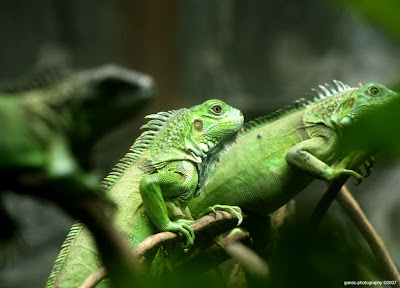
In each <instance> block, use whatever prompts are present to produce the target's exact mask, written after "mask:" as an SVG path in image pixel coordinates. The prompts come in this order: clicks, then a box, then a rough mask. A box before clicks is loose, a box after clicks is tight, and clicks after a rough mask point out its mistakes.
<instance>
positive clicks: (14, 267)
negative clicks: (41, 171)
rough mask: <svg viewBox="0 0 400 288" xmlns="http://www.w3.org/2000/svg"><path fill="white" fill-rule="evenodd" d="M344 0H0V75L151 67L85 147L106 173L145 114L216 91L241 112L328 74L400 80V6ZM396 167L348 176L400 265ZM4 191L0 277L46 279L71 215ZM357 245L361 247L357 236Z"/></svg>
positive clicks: (305, 212)
mask: <svg viewBox="0 0 400 288" xmlns="http://www.w3.org/2000/svg"><path fill="white" fill-rule="evenodd" d="M361 2H364V3H366V2H368V1H361ZM389 2H393V1H387V3H389ZM353 4H354V3H353V1H320V0H307V1H279V0H276V1H261V0H260V1H233V0H218V1H204V0H197V1H194V0H190V1H189V0H186V1H171V0H165V1H154V0H151V1H128V0H114V1H92V0H87V1H77V0H63V1H62V0H41V1H21V0H13V1H11V0H7V1H2V2H1V6H0V7H1V9H0V19H1V21H0V79H2V80H3V81H6V80H7V79H13V78H14V77H16V76H18V75H21V74H23V73H25V72H27V71H31V70H32V69H35V68H38V67H41V66H43V65H46V64H48V63H54V62H60V61H61V62H63V61H64V62H68V63H69V64H70V65H72V66H73V67H75V68H89V67H93V66H96V65H100V64H103V63H110V62H113V63H117V64H120V65H123V66H125V67H128V68H132V69H135V70H138V71H142V72H145V73H148V74H150V75H152V76H153V77H154V78H155V81H156V83H157V87H158V96H157V98H156V99H155V100H154V101H153V102H152V103H151V104H150V105H149V106H148V107H147V108H146V109H145V110H144V111H143V112H142V113H140V115H133V116H132V120H131V121H130V122H128V123H126V124H125V125H123V126H122V127H120V128H119V129H118V130H116V131H115V132H114V133H112V134H111V135H109V136H108V137H106V138H105V139H103V140H102V141H101V142H100V143H99V144H98V145H97V146H96V147H95V149H94V152H93V157H92V158H93V163H94V165H95V166H97V167H101V168H103V169H104V171H107V170H108V169H110V168H111V167H112V166H113V165H114V163H115V162H116V161H117V160H118V159H119V158H120V157H122V156H123V154H124V153H125V152H126V150H127V149H128V147H130V145H131V144H132V142H133V140H134V139H135V138H136V137H137V136H138V134H139V130H138V127H140V125H142V124H143V123H144V119H143V116H144V115H146V114H149V113H150V112H156V111H161V110H169V109H176V108H181V107H189V106H191V105H195V104H199V103H201V102H202V101H204V100H206V99H211V98H219V99H221V100H224V101H226V102H228V103H229V104H230V105H232V106H234V107H237V108H239V109H241V110H242V111H243V113H244V115H245V117H246V119H247V120H249V119H252V118H254V117H257V116H261V115H265V114H268V113H270V112H272V111H274V110H276V109H278V108H280V107H282V106H284V105H288V104H290V103H291V102H292V101H294V100H296V99H298V98H300V97H303V96H304V93H305V92H308V91H309V89H310V88H312V87H316V86H317V85H318V84H323V83H326V82H329V83H332V79H337V80H341V81H343V82H345V83H347V84H349V85H351V86H356V85H358V84H359V83H363V84H365V83H368V82H380V83H382V84H385V85H391V84H396V83H399V82H400V49H399V48H400V42H399V40H396V39H400V37H397V36H398V34H397V32H398V31H397V30H398V29H399V27H400V26H398V25H397V23H394V22H393V23H389V25H386V22H385V20H390V19H391V18H390V17H391V16H393V15H391V14H390V12H393V13H395V12H396V11H397V12H400V10H398V8H399V7H398V6H394V7H393V8H391V7H389V9H388V10H386V11H383V12H382V11H380V10H374V9H373V8H371V9H363V7H361V9H360V7H357V5H353ZM385 5H386V4H385ZM396 9H397V10H396ZM388 11H389V12H388ZM379 13H388V15H387V16H386V17H385V15H383V16H382V15H381V14H379ZM396 15H399V14H396ZM398 18H399V17H398ZM390 25H391V26H390ZM396 25H397V26H396ZM0 125H1V123H0ZM393 125H398V124H396V123H393ZM399 175H400V164H399V162H398V160H396V159H390V160H389V159H388V158H387V157H384V156H379V155H378V157H377V164H376V167H375V168H374V172H373V174H372V175H371V176H370V177H369V178H368V179H365V180H364V181H363V183H362V184H361V185H360V186H358V187H354V188H353V185H352V184H350V186H349V187H350V189H351V190H352V191H353V192H354V194H355V196H356V198H357V199H358V200H359V201H360V204H361V206H362V207H363V208H364V209H365V211H366V214H367V216H368V217H369V219H370V220H371V221H372V224H373V225H374V226H375V228H376V229H377V231H378V233H380V235H381V237H382V238H383V240H384V241H385V243H386V245H387V248H388V250H389V252H390V253H391V254H392V256H393V258H394V260H395V262H396V263H397V264H398V265H399V264H400V251H399V249H398V247H399V245H400V232H399V231H400V229H399V228H400V224H399V217H400V212H399V211H400V193H399V186H400V180H399V179H400V177H399ZM351 183H353V182H351ZM324 189H325V186H324V185H323V184H322V183H315V184H313V185H312V186H311V187H310V188H308V189H307V191H305V192H303V193H302V194H301V195H300V196H299V197H297V201H298V203H299V204H300V205H299V208H298V209H299V211H300V213H299V215H300V217H304V219H306V218H307V217H309V215H310V214H311V212H312V208H313V207H314V206H315V204H316V201H317V200H318V199H319V197H320V196H321V195H322V192H323V191H324ZM7 196H8V197H7V206H8V207H9V210H11V211H12V213H13V215H14V216H15V217H18V218H19V219H20V222H21V223H22V227H23V231H24V232H23V235H24V238H25V240H26V242H27V244H28V245H27V247H24V248H23V249H21V250H20V251H19V254H18V255H17V257H16V259H15V262H14V263H12V264H10V265H8V266H6V267H4V268H2V270H0V281H1V282H0V283H1V284H0V285H5V286H6V287H43V286H44V284H45V283H46V280H47V277H48V275H49V274H50V270H51V268H52V266H53V262H54V260H55V258H56V256H57V254H58V251H59V248H60V245H61V244H62V242H63V240H64V239H65V236H66V234H67V232H68V230H69V228H70V226H71V224H72V223H73V219H70V218H68V217H67V216H65V215H64V214H63V213H62V212H61V211H60V210H59V209H58V208H57V207H55V206H53V205H50V204H48V203H45V202H40V201H37V200H34V199H30V198H27V197H20V196H15V195H12V194H10V195H7ZM332 208H333V209H331V210H330V212H329V213H330V214H331V215H334V217H335V218H334V219H336V220H335V221H337V222H338V225H343V226H344V227H346V229H347V230H346V231H348V232H347V233H351V234H352V233H354V234H357V233H358V232H357V231H356V229H355V228H354V226H352V224H351V223H348V221H347V220H346V219H347V218H346V216H345V215H343V212H342V211H341V210H340V208H339V207H338V206H337V205H334V207H332ZM360 245H361V246H363V247H364V248H365V246H366V244H365V243H364V242H362V239H361V240H360ZM396 247H397V249H396ZM366 251H369V250H368V249H367V248H366ZM344 280H353V279H344ZM355 280H362V279H355ZM389 280H390V279H389Z"/></svg>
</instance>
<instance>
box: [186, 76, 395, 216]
mask: <svg viewBox="0 0 400 288" xmlns="http://www.w3.org/2000/svg"><path fill="white" fill-rule="evenodd" d="M334 82H335V84H336V88H334V87H332V86H331V85H329V84H326V85H325V86H322V85H320V86H319V87H320V89H321V91H322V92H321V91H318V90H315V89H314V91H315V92H316V93H317V96H313V95H311V94H310V96H312V97H313V99H312V100H309V101H306V100H304V99H303V100H300V101H298V102H297V104H296V106H295V107H292V108H289V109H284V110H281V111H278V113H275V114H273V115H271V116H267V117H262V118H258V119H256V120H255V121H251V122H249V123H248V124H246V125H245V129H244V132H243V133H240V135H239V137H238V140H237V141H236V143H235V145H233V147H232V148H231V149H230V151H228V152H227V153H226V154H224V155H223V156H222V157H221V159H220V163H219V165H218V166H217V168H216V170H215V172H214V174H213V177H212V178H211V179H210V181H209V183H208V184H207V185H206V186H205V187H204V189H203V190H202V191H201V194H200V197H198V198H196V199H193V201H191V203H190V204H189V208H190V211H191V213H192V215H194V216H197V215H199V213H201V212H202V211H203V210H204V209H206V208H207V207H209V206H212V205H215V204H227V205H237V206H239V207H240V208H242V210H243V211H244V212H245V213H248V214H256V215H267V214H269V213H271V212H273V211H275V210H277V209H278V208H279V207H281V206H282V205H284V204H286V203H287V202H288V201H289V200H290V199H291V198H293V197H294V196H295V195H296V194H298V193H299V192H300V191H302V190H303V189H304V188H305V187H306V186H307V185H308V184H310V183H311V182H312V181H313V180H315V179H322V180H325V181H332V180H334V179H335V178H337V177H338V176H340V175H342V174H347V175H351V176H354V177H355V178H357V179H358V180H361V178H362V177H361V175H360V174H359V173H357V172H355V171H351V170H346V169H345V168H343V167H345V166H346V165H345V164H346V163H348V162H349V161H351V159H352V157H353V156H354V155H350V154H343V153H341V152H340V151H341V149H340V148H341V143H342V136H343V132H344V131H345V129H346V128H347V127H350V126H352V124H353V123H354V122H355V121H357V120H358V119H359V117H361V116H363V115H365V114H366V113H369V112H370V111H373V110H374V109H379V108H380V107H382V106H383V105H384V104H387V103H390V101H393V100H394V99H396V98H397V99H398V98H399V97H400V96H399V94H397V93H396V92H394V91H391V90H389V89H387V88H386V87H384V86H382V85H380V84H376V83H370V84H368V85H365V86H363V87H359V88H350V87H349V86H348V85H345V84H343V83H342V82H339V81H334ZM335 162H339V164H338V166H336V168H332V167H330V165H331V164H333V163H335ZM367 165H368V162H367Z"/></svg>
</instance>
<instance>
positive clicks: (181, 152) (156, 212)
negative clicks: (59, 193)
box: [46, 100, 243, 288]
mask: <svg viewBox="0 0 400 288" xmlns="http://www.w3.org/2000/svg"><path fill="white" fill-rule="evenodd" d="M146 118H150V119H151V120H150V121H149V122H148V123H147V124H146V125H144V126H142V128H146V129H148V130H147V131H145V132H143V133H142V135H141V136H140V137H139V138H138V139H137V140H136V141H135V143H134V144H133V146H132V147H131V149H130V152H129V153H127V154H126V155H125V157H124V158H123V159H121V161H120V162H119V163H118V164H117V165H116V167H115V168H114V169H113V171H112V172H111V173H110V174H109V175H108V176H107V177H106V178H105V180H104V181H103V183H102V186H103V188H104V190H105V192H106V195H107V196H108V197H109V198H110V199H111V200H112V201H113V202H114V203H115V204H116V205H117V211H116V213H115V215H114V221H115V224H116V225H117V227H118V228H119V229H120V230H121V231H122V233H123V234H125V235H126V237H127V238H128V239H129V242H130V244H131V245H132V246H135V245H137V244H138V243H140V242H141V241H142V240H144V239H145V238H146V237H147V236H150V235H152V234H154V233H156V232H157V231H174V232H181V233H182V234H183V235H184V236H185V237H186V239H187V242H188V244H189V245H190V244H193V240H194V234H193V231H192V229H191V228H190V227H189V226H188V221H187V220H186V219H188V218H190V214H188V209H187V205H188V203H189V202H190V201H191V199H192V197H196V196H198V195H199V191H200V189H201V188H202V187H203V186H204V185H205V184H206V183H207V182H208V180H209V178H210V177H211V174H212V171H213V169H214V166H215V164H216V160H217V159H218V158H219V156H220V155H221V154H222V153H223V152H224V151H225V150H226V148H227V147H228V146H230V145H231V144H232V143H233V141H234V140H235V138H236V136H237V133H238V132H239V129H240V128H241V126H242V124H243V115H242V113H241V112H240V111H239V110H237V109H235V108H232V107H230V106H228V105H226V104H225V103H223V102H222V101H219V100H209V101H206V102H205V103H203V104H202V105H198V106H195V107H192V108H190V109H180V110H177V111H169V112H159V113H157V114H152V115H149V116H147V117H146ZM226 208H227V209H231V210H232V209H233V210H232V211H233V212H234V213H238V212H239V211H238V210H234V209H235V208H230V207H226ZM185 218H186V219H185ZM100 265H101V263H100V259H99V257H98V253H97V252H96V247H95V245H94V242H93V239H92V237H91V235H90V233H89V231H88V230H87V229H86V228H85V227H84V225H83V224H81V223H77V224H75V225H74V226H73V227H72V229H71V231H70V233H69V234H68V236H67V239H66V240H65V242H64V244H63V246H62V250H61V252H60V254H59V256H58V257H57V260H56V262H55V265H54V268H53V270H52V273H51V275H50V277H49V280H48V283H47V285H46V288H55V287H57V288H72V287H74V288H75V287H78V286H79V285H80V284H81V283H82V282H83V280H85V279H86V277H87V276H88V275H89V274H90V273H91V272H92V271H94V270H95V269H96V268H98V267H99V266H100ZM96 287H108V284H107V282H105V281H103V282H101V283H100V284H99V285H98V286H96Z"/></svg>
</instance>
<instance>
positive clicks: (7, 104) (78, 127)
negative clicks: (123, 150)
mask: <svg viewBox="0 0 400 288" xmlns="http://www.w3.org/2000/svg"><path fill="white" fill-rule="evenodd" d="M55 72H56V70H51V71H46V73H40V74H36V75H34V76H33V77H32V79H27V78H25V79H23V80H24V81H23V83H21V81H19V83H12V85H8V86H9V87H0V123H1V124H0V151H1V157H0V183H1V186H0V197H1V192H2V191H4V190H10V191H13V192H16V193H20V194H30V195H33V196H37V197H43V198H46V199H47V200H51V201H54V202H56V203H58V204H60V205H61V206H62V207H63V208H65V209H66V210H68V209H69V210H68V212H70V214H72V215H74V216H76V217H79V216H78V215H77V214H73V213H75V212H76V211H75V210H74V209H72V208H71V206H72V205H69V204H70V203H71V202H73V201H79V200H78V199H81V197H85V196H87V195H91V197H97V198H99V195H100V197H101V194H100V189H99V187H98V184H97V183H98V181H97V178H98V177H97V176H96V175H94V174H90V173H89V172H88V170H89V168H90V167H89V161H88V157H87V156H88V153H89V150H90V149H91V148H92V147H93V145H94V144H95V142H97V141H98V140H99V139H100V138H101V137H102V136H103V135H104V134H105V133H107V132H111V131H112V130H113V129H115V127H116V126H117V125H118V124H121V123H123V122H124V121H126V120H127V119H128V118H129V117H131V116H132V113H133V112H134V111H137V110H138V109H139V108H140V107H141V106H142V105H143V104H144V103H145V102H147V101H148V100H149V99H150V97H151V96H152V94H153V90H154V89H153V85H152V79H151V78H150V77H148V76H146V75H143V74H139V73H136V72H132V71H129V70H126V69H123V68H121V67H118V66H115V65H104V66H100V67H97V68H93V69H87V70H81V71H69V70H68V71H66V70H62V71H59V72H58V73H55ZM61 72H62V73H61ZM105 107H106V108H107V110H106V108H105ZM104 115H108V117H104ZM108 118H110V119H111V120H108ZM103 125H104V126H103ZM98 127H101V129H98ZM1 203H2V201H1V199H0V218H1V219H0V220H1V221H2V223H3V227H5V230H6V231H4V230H3V231H2V233H0V246H1V245H2V242H3V241H4V242H8V241H9V240H12V239H11V238H12V237H13V236H14V235H13V234H14V233H15V231H13V230H15V225H14V224H13V221H12V219H11V218H10V217H9V216H8V214H7V213H6V211H5V209H4V208H3V207H2V205H1ZM75 203H76V202H75ZM74 211H75V212H74ZM8 227H9V228H8ZM4 238H7V239H4ZM3 251H4V250H3V249H1V247H0V262H1V260H2V259H1V258H2V256H3V255H2V252H3Z"/></svg>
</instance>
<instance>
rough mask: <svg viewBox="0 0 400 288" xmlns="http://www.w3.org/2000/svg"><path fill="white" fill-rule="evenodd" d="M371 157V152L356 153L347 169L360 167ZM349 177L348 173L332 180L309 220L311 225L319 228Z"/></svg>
mask: <svg viewBox="0 0 400 288" xmlns="http://www.w3.org/2000/svg"><path fill="white" fill-rule="evenodd" d="M369 157H370V154H368V153H364V152H361V153H358V154H357V155H355V157H354V158H353V160H352V161H351V162H350V164H349V165H347V167H346V169H348V170H353V171H354V170H356V169H358V168H359V167H360V166H361V165H362V164H363V163H364V162H365V161H366V160H367V159H368V158H369ZM349 177H350V176H348V175H342V176H340V177H339V178H337V179H336V180H334V181H333V182H332V184H331V185H330V186H329V188H328V190H327V191H326V192H325V194H324V196H323V197H322V198H321V200H320V201H319V203H318V205H317V207H316V208H315V210H314V212H313V214H312V215H311V218H310V222H309V223H310V225H311V227H313V228H318V226H319V225H320V224H321V221H322V219H323V218H324V216H325V214H326V212H327V211H328V209H329V207H330V206H331V205H332V203H333V200H335V198H336V195H337V194H338V193H339V191H340V189H341V188H342V186H343V185H344V183H346V181H347V179H349Z"/></svg>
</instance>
